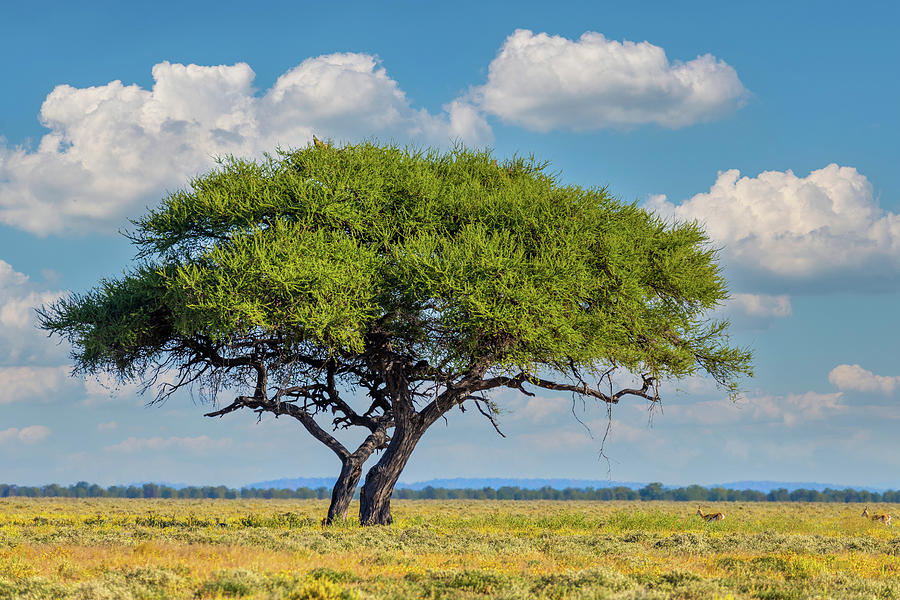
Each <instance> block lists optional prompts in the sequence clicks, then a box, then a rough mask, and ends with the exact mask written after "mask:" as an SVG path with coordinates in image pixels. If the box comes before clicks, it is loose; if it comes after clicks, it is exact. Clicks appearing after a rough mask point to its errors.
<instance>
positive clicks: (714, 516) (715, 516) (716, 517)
mask: <svg viewBox="0 0 900 600" xmlns="http://www.w3.org/2000/svg"><path fill="white" fill-rule="evenodd" d="M697 514H698V515H700V518H701V519H706V520H707V521H721V520H723V519H724V518H725V513H706V514H705V515H704V514H703V511H702V510H700V505H699V504H698V505H697Z"/></svg>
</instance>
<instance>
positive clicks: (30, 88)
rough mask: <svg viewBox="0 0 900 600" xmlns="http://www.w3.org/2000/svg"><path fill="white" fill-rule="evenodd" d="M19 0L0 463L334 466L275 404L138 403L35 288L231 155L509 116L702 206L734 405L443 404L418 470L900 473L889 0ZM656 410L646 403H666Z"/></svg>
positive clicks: (691, 479) (2, 247)
mask: <svg viewBox="0 0 900 600" xmlns="http://www.w3.org/2000/svg"><path fill="white" fill-rule="evenodd" d="M7 4H8V5H4V6H3V7H2V8H0V53H2V56H4V59H3V60H2V61H0V81H3V82H4V85H3V91H4V93H3V94H0V465H2V466H0V480H2V481H9V482H16V483H22V484H41V483H48V482H53V481H55V482H62V483H71V482H74V481H77V480H80V479H84V480H89V481H96V482H98V483H102V484H107V485H108V484H112V483H123V482H131V481H141V480H168V481H185V482H191V483H198V484H200V483H215V484H219V483H224V484H228V485H239V484H242V483H248V482H252V481H259V480H265V479H274V478H279V477H289V476H320V475H321V476H324V475H330V474H333V473H335V472H336V470H337V467H338V465H337V461H336V459H334V458H333V456H332V455H331V454H330V452H329V451H328V450H326V449H325V448H324V447H322V446H320V445H318V443H316V442H314V441H313V440H312V439H311V438H309V437H308V436H307V435H306V434H305V433H304V432H303V431H302V430H301V429H300V427H299V426H298V425H297V424H295V423H291V422H287V421H285V420H284V419H281V420H277V421H276V420H273V419H263V420H262V422H261V423H256V420H255V418H253V416H252V415H250V414H246V415H244V414H232V415H229V416H228V417H226V418H224V419H221V420H218V419H217V420H210V419H205V418H203V417H202V416H201V415H202V413H203V412H204V411H205V410H207V408H208V407H206V406H203V405H201V404H200V403H199V402H198V401H194V400H193V399H191V398H190V397H189V396H187V395H184V396H179V397H174V398H172V399H171V400H169V402H167V403H166V404H165V405H163V406H153V407H145V402H146V401H147V400H149V397H141V396H139V395H137V394H136V390H135V389H134V387H133V386H126V387H124V388H122V389H120V390H118V391H117V393H116V394H114V395H112V396H111V395H110V392H109V390H107V389H106V388H104V387H103V386H102V385H100V384H99V383H98V382H95V381H81V380H77V379H72V378H70V377H69V376H68V366H67V365H68V363H67V357H66V354H67V348H65V347H64V346H60V345H58V344H56V342H55V340H48V339H46V338H45V337H44V335H43V334H42V333H41V332H40V331H37V330H35V329H34V327H33V324H34V323H33V315H32V313H31V307H33V306H35V305H39V304H41V303H44V302H49V301H52V300H53V299H54V298H57V297H59V296H60V295H61V294H65V293H68V292H69V291H76V292H77V291H84V290H86V289H88V288H90V287H91V286H92V285H93V284H94V283H96V282H97V280H98V279H99V278H101V277H111V276H115V275H117V274H118V273H120V272H121V271H122V269H123V268H125V267H126V266H127V265H128V264H129V263H130V261H131V258H132V256H133V252H132V249H131V247H130V246H129V244H128V243H127V241H126V240H124V238H122V237H121V236H120V235H119V234H118V231H119V230H120V229H122V228H124V227H126V226H127V219H128V218H129V217H136V216H138V215H140V214H141V213H142V212H143V210H145V207H147V206H152V205H153V204H154V203H155V202H157V201H158V200H159V199H161V198H162V197H163V196H164V194H165V192H166V191H167V190H170V191H171V190H174V189H177V188H178V187H179V186H181V185H183V184H184V182H185V181H186V180H187V178H188V177H190V176H191V175H193V174H196V173H198V172H202V171H204V170H206V169H209V168H210V167H211V165H212V159H211V157H212V156H214V155H216V154H223V153H229V152H233V153H236V154H242V155H248V156H259V155H260V153H261V152H263V151H266V150H271V149H273V148H274V147H275V146H276V145H278V144H280V145H282V146H288V147H289V146H300V145H304V144H306V143H307V142H308V141H309V139H310V136H311V135H312V133H316V134H317V135H318V136H319V137H332V138H335V139H336V140H339V141H355V140H359V139H362V138H365V137H371V136H377V137H378V138H379V139H382V140H394V141H397V142H400V143H407V142H410V143H416V144H431V145H442V146H447V145H448V144H449V143H450V140H451V139H452V138H458V139H462V140H463V141H465V142H467V143H469V144H472V145H489V146H491V147H492V148H493V149H494V152H495V154H496V155H498V156H507V155H511V154H513V153H520V154H529V153H533V154H534V155H535V156H537V157H539V158H542V159H547V160H550V161H551V163H552V165H553V168H554V169H555V170H557V171H559V172H560V174H561V178H562V179H563V180H564V181H567V182H572V183H578V184H580V185H584V186H608V187H609V189H610V191H611V192H612V193H614V194H615V195H617V196H618V197H620V198H621V199H622V200H623V201H628V202H631V201H637V202H640V203H642V204H644V205H645V206H647V207H648V208H650V209H652V210H656V211H658V212H659V213H660V214H663V215H666V216H669V217H671V216H674V217H675V218H681V219H699V220H701V221H703V222H704V223H705V224H706V225H707V229H708V231H709V232H710V234H711V236H712V237H713V239H714V240H716V243H717V244H718V245H719V246H720V247H721V248H722V251H721V259H722V262H723V264H724V265H725V269H726V275H727V277H728V280H729V285H730V289H731V290H732V292H733V294H734V295H733V298H732V300H731V301H730V302H729V303H728V304H727V305H725V306H723V307H722V308H721V313H722V314H724V315H727V316H729V317H730V318H731V319H732V321H733V336H734V339H735V341H736V342H737V343H739V344H741V345H749V346H751V347H752V348H753V349H754V351H755V365H756V372H757V375H756V377H755V378H753V379H751V380H747V381H746V382H745V385H744V388H745V390H746V391H745V393H744V396H743V398H742V399H740V400H739V401H738V402H737V404H732V403H730V402H728V400H727V399H726V398H724V396H723V394H722V393H721V392H719V391H717V390H716V389H715V388H714V387H713V386H711V385H710V384H709V382H706V381H703V380H690V381H686V382H681V383H679V384H672V385H670V386H669V388H670V389H669V393H668V394H667V395H666V396H665V398H664V403H663V410H662V411H659V410H657V411H655V412H654V413H653V414H652V415H648V410H647V407H646V406H645V405H643V404H642V403H640V402H637V401H630V402H623V404H622V405H620V406H618V407H616V409H615V411H614V412H613V427H612V432H611V434H610V438H609V440H608V441H607V445H606V454H607V455H608V456H609V457H610V463H609V465H607V463H606V461H604V460H600V459H599V458H598V450H599V439H600V437H601V436H602V432H603V430H604V429H605V423H606V411H605V408H604V407H602V406H587V409H586V410H585V411H584V412H582V409H581V407H578V408H577V410H578V411H579V417H580V418H581V419H582V420H584V421H586V422H587V423H588V424H589V425H590V426H591V429H592V430H593V433H594V437H593V438H592V437H591V436H590V435H588V433H587V432H586V431H585V429H584V428H583V427H582V426H581V425H580V424H579V423H578V422H577V421H576V420H575V418H574V417H573V415H572V412H571V406H570V400H569V399H568V398H567V397H564V396H553V395H547V396H543V397H540V398H524V397H518V396H516V395H515V394H513V393H511V392H509V393H505V394H503V395H501V396H500V397H499V398H498V399H499V401H500V403H501V406H503V407H504V408H505V409H506V413H505V414H504V415H503V417H502V419H501V423H502V426H503V429H504V431H505V433H506V434H507V436H508V437H507V438H506V439H502V438H499V437H498V436H496V434H494V433H493V429H492V428H491V426H490V424H489V423H487V422H486V421H484V419H483V418H481V417H480V416H479V415H477V414H474V415H473V414H472V411H468V412H467V413H465V414H460V413H455V414H453V415H451V416H450V419H449V421H448V424H447V426H446V427H445V426H444V425H442V424H438V425H437V426H435V428H434V430H433V431H431V432H429V434H428V435H427V436H426V437H425V439H424V440H423V442H422V443H421V445H420V448H419V449H418V450H417V453H416V455H414V457H413V459H412V461H411V462H410V464H409V465H408V467H407V470H406V473H405V475H404V477H403V479H404V480H407V481H413V480H422V479H428V478H432V477H466V476H511V477H512V476H515V477H574V478H587V479H602V478H605V477H607V474H609V476H611V477H612V478H613V479H617V480H632V481H662V482H664V483H667V484H689V483H701V484H706V483H715V482H722V481H733V480H742V479H768V480H785V481H787V480H792V481H820V482H831V483H843V484H851V485H878V486H884V487H894V488H900V452H898V450H900V444H898V442H897V439H898V437H897V429H898V424H900V407H898V400H900V362H898V359H897V357H898V356H900V342H898V339H900V318H898V317H897V314H896V307H897V306H898V304H900V302H898V300H900V179H898V176H897V167H896V166H897V162H898V158H900V144H898V139H900V111H898V109H897V107H898V106H900V79H898V77H897V76H896V59H897V57H898V56H900V40H898V38H897V36H896V31H895V27H896V23H897V22H898V18H900V8H898V7H897V5H896V4H895V3H891V2H862V3H860V2H855V3H844V2H824V3H823V2H792V3H777V2H759V3H754V4H753V5H738V4H735V3H723V2H694V3H679V4H678V5H677V6H676V5H675V3H665V2H642V3H621V2H609V3H603V2H555V3H546V2H533V3H532V2H517V3H501V2H493V3H491V2H455V3H444V4H442V5H432V4H428V3H421V2H384V3H378V4H377V5H376V3H363V2H359V3H357V2H335V3H323V2H308V3H303V2H290V3H279V2H270V3H260V4H258V5H250V4H247V3H233V2H215V3H212V2H193V3H190V4H189V6H183V5H180V4H175V3H166V2H162V3H155V4H152V5H149V4H147V5H140V4H139V3H138V4H135V5H129V4H125V3H114V2H95V3H90V4H88V5H81V6H78V7H76V6H75V5H72V4H71V3H62V2H59V3H54V2H44V3H31V4H28V5H25V4H24V3H23V4H22V5H21V6H19V5H11V4H9V3H7ZM650 416H652V419H650V418H649V417H650Z"/></svg>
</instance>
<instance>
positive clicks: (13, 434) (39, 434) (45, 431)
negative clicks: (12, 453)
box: [0, 425, 50, 444]
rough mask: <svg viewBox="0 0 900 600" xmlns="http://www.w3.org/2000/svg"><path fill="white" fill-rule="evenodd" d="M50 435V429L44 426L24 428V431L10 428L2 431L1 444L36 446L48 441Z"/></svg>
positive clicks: (0, 432)
mask: <svg viewBox="0 0 900 600" xmlns="http://www.w3.org/2000/svg"><path fill="white" fill-rule="evenodd" d="M49 435H50V428H49V427H44V426H43V425H31V426H29V427H23V428H22V429H17V428H16V427H10V428H9V429H6V430H4V431H0V444H5V443H20V444H35V443H37V442H40V441H41V440H43V439H46V438H47V436H49Z"/></svg>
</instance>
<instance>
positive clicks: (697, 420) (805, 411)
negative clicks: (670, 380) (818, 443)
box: [666, 391, 847, 427]
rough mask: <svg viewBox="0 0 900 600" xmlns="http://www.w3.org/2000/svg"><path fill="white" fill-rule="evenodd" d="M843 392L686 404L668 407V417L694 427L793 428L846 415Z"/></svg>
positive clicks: (725, 399)
mask: <svg viewBox="0 0 900 600" xmlns="http://www.w3.org/2000/svg"><path fill="white" fill-rule="evenodd" d="M841 398H842V393H841V392H836V393H833V394H820V393H818V392H812V391H810V392H806V393H803V394H787V395H785V396H773V395H760V396H753V397H744V398H741V399H739V400H738V401H737V402H732V401H731V400H728V399H727V398H722V399H718V400H708V401H703V402H695V403H692V404H685V405H676V406H673V405H671V404H670V405H669V406H668V407H667V408H666V418H667V419H672V420H673V421H675V422H679V423H689V424H692V425H724V424H737V423H748V422H751V421H757V422H764V423H780V424H783V425H785V426H787V427H793V426H795V425H798V424H802V423H804V422H807V421H818V420H822V419H827V418H829V417H832V416H835V415H838V414H842V413H844V412H846V410H847V409H846V406H845V405H844V404H843V403H842V402H841Z"/></svg>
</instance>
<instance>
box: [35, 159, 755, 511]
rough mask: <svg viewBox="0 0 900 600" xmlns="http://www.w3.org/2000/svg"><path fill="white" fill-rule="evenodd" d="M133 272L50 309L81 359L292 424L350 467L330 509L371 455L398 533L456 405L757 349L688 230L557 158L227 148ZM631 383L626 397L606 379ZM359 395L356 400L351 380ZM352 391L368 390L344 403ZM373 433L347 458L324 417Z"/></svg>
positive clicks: (367, 490) (165, 215)
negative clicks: (407, 482) (417, 473)
mask: <svg viewBox="0 0 900 600" xmlns="http://www.w3.org/2000/svg"><path fill="white" fill-rule="evenodd" d="M134 226H135V228H134V231H133V233H132V234H131V239H132V240H133V242H134V244H135V245H136V247H137V249H138V252H137V260H138V265H137V266H135V267H133V268H132V270H131V271H130V272H128V273H127V274H126V275H124V276H123V277H122V278H120V279H117V280H110V281H102V282H101V283H100V285H99V286H98V287H97V288H95V289H94V290H92V291H89V292H87V293H86V294H81V295H73V296H71V297H69V298H66V299H63V300H61V301H59V302H57V303H56V304H54V305H52V306H50V307H47V308H45V309H43V311H42V322H43V327H44V328H45V329H48V330H50V331H51V332H55V333H58V334H60V335H63V336H65V337H66V338H67V339H69V340H70V341H71V343H72V345H73V349H74V350H73V359H74V362H75V367H76V371H78V372H83V373H97V372H101V371H106V372H111V373H113V374H115V375H117V376H119V377H121V378H123V379H142V380H144V381H150V382H153V381H155V380H156V377H157V376H159V375H160V374H161V373H163V372H166V371H173V372H176V373H177V374H178V376H177V377H176V379H175V380H174V383H172V382H169V383H164V384H162V387H161V388H160V392H159V393H160V397H165V396H167V395H169V394H171V393H172V392H174V391H175V390H177V389H180V388H182V387H184V386H186V385H191V384H194V385H199V386H200V387H201V389H202V390H203V391H204V392H205V393H206V394H207V395H208V396H209V397H210V398H212V399H215V398H216V396H217V394H219V393H220V391H221V390H224V389H226V388H227V389H240V390H242V392H241V395H238V396H237V397H236V398H235V399H234V400H233V401H232V402H231V403H230V404H228V405H227V406H225V407H223V408H221V409H219V410H216V411H214V412H212V413H208V415H209V416H221V415H223V414H226V413H228V412H231V411H233V410H237V409H240V408H250V409H253V410H257V411H268V412H272V413H275V414H276V415H277V414H287V415H290V416H293V417H294V418H297V419H298V420H299V421H300V422H301V423H302V424H303V425H304V427H305V428H306V429H307V430H308V431H309V432H310V433H311V434H313V435H314V436H315V437H316V438H317V439H319V440H320V441H322V442H323V443H325V444H326V445H328V446H329V447H330V448H331V449H332V450H333V451H334V452H335V453H336V454H337V455H338V457H339V458H341V461H342V464H343V465H344V468H343V469H342V473H341V477H340V478H339V480H338V484H337V485H336V487H335V492H334V494H333V496H332V508H331V509H330V511H329V517H328V518H329V519H332V518H336V517H338V516H344V515H346V510H347V509H346V505H344V501H346V504H349V497H347V493H348V490H349V493H350V494H351V495H352V490H353V489H354V488H355V486H356V484H357V482H358V481H359V479H360V477H361V469H362V464H363V463H364V462H365V460H366V459H367V458H368V457H369V456H370V455H371V454H372V452H374V451H375V450H377V449H385V452H384V453H383V454H382V455H381V458H380V460H379V462H378V464H377V465H375V467H373V468H372V469H371V470H370V471H369V474H368V475H367V477H366V484H365V486H364V488H363V493H362V502H361V504H362V507H361V519H362V521H363V522H365V523H389V522H390V520H391V518H390V495H391V492H392V490H393V486H394V484H395V483H396V481H397V478H398V477H399V475H400V472H401V471H402V469H403V466H404V465H405V464H406V461H407V460H408V458H409V455H410V454H411V452H412V450H413V448H414V447H415V445H416V443H417V442H418V440H419V439H420V438H421V436H422V435H423V434H424V432H425V430H427V428H428V427H429V426H430V425H431V424H432V423H434V421H435V420H437V419H438V418H440V416H442V415H444V414H445V413H446V412H447V411H448V410H450V409H451V408H453V407H455V406H461V407H463V408H465V406H467V405H474V406H476V407H477V408H478V409H479V410H480V411H481V412H482V413H483V414H485V416H487V417H488V418H489V419H491V420H492V421H493V420H494V416H495V409H496V407H495V405H494V404H493V403H492V402H491V400H490V397H489V393H490V391H491V390H494V389H497V388H500V387H509V388H515V389H518V390H520V391H522V392H524V393H531V392H530V391H529V388H531V389H533V388H535V387H543V388H546V389H551V390H562V391H568V392H572V393H575V394H579V395H583V396H588V397H593V398H596V399H599V400H601V401H605V402H609V403H615V402H618V401H619V399H620V398H622V397H623V396H626V395H633V396H639V397H643V398H646V399H649V400H653V401H655V400H658V399H659V388H658V383H659V382H660V381H662V380H666V379H677V378H681V377H685V376H688V375H693V374H697V373H700V374H705V375H708V376H711V377H712V378H714V379H715V380H716V382H718V383H719V384H720V385H721V386H723V387H724V388H725V389H727V390H728V391H730V392H732V393H733V392H735V391H736V390H737V385H738V378H739V377H740V376H741V375H742V374H750V353H749V352H748V351H747V350H744V349H740V348H736V347H733V346H731V345H729V343H728V337H727V334H726V324H725V323H723V322H717V321H712V320H709V319H708V314H709V312H710V310H711V309H713V308H714V307H715V306H716V305H717V304H719V303H720V302H721V301H723V300H724V299H725V298H726V297H727V292H726V288H725V282H724V280H723V278H722V276H721V273H720V270H719V266H718V264H717V262H716V251H715V249H714V248H712V247H711V246H710V244H709V241H708V239H707V237H706V235H705V233H704V231H703V229H702V227H701V226H700V225H698V224H697V223H666V222H664V221H662V220H661V219H659V218H658V217H656V216H654V215H652V214H649V213H647V212H646V211H644V210H642V209H640V208H639V207H637V206H636V205H634V204H626V203H622V202H619V201H617V200H616V199H615V198H614V197H612V196H611V195H610V194H609V193H608V192H607V190H605V189H583V188H580V187H578V186H572V185H563V184H562V183H561V182H560V181H559V179H558V177H557V176H556V175H554V174H553V173H551V172H550V171H549V170H548V165H547V164H546V163H539V162H536V161H535V160H533V159H523V158H521V157H519V158H513V159H510V160H506V161H504V162H502V163H498V162H497V161H496V160H495V159H493V158H492V156H491V154H490V152H488V151H473V150H468V149H465V148H462V147H458V148H456V149H454V150H452V151H450V152H439V151H436V150H429V151H417V150H411V149H408V148H398V147H393V146H381V145H377V144H374V143H364V144H359V145H347V146H344V147H341V148H337V147H332V146H328V145H324V144H318V145H315V146H310V147H307V148H303V149H300V150H296V151H290V152H288V151H279V152H278V153H277V155H275V156H268V157H266V158H265V159H264V160H262V161H248V160H240V159H234V158H230V159H227V160H224V161H222V162H221V163H220V165H219V168H218V169H216V170H215V171H213V172H211V173H209V174H206V175H203V176H201V177H198V178H196V179H194V180H193V181H191V182H190V185H189V186H188V187H187V188H185V189H184V190H181V191H177V192H175V193H173V194H171V195H169V196H168V197H167V198H165V199H164V200H163V202H162V203H161V205H160V206H159V207H158V208H156V209H153V210H151V211H149V212H148V213H147V214H146V215H145V216H143V217H141V218H140V219H138V220H136V221H134ZM618 373H631V374H635V375H638V376H639V378H640V379H641V380H642V384H640V386H639V387H632V388H625V389H619V390H616V391H614V390H613V388H612V385H613V376H614V375H616V374H618ZM348 390H349V391H350V392H348ZM352 390H359V392H360V393H358V394H355V395H354V394H353V393H352ZM326 412H328V413H330V414H332V415H334V416H333V418H332V426H333V427H354V428H357V427H358V428H362V430H363V431H364V433H366V436H367V437H366V438H365V440H364V442H363V443H362V444H361V445H360V446H359V448H357V449H356V450H355V451H353V452H351V451H350V450H349V449H347V448H345V447H344V446H343V445H342V444H341V443H340V442H338V441H337V440H336V439H335V438H334V437H333V436H332V435H331V434H330V433H328V432H327V431H326V430H325V429H324V428H322V427H321V426H320V425H319V424H318V423H317V421H316V419H315V418H314V417H315V416H316V415H317V414H320V413H326Z"/></svg>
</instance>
